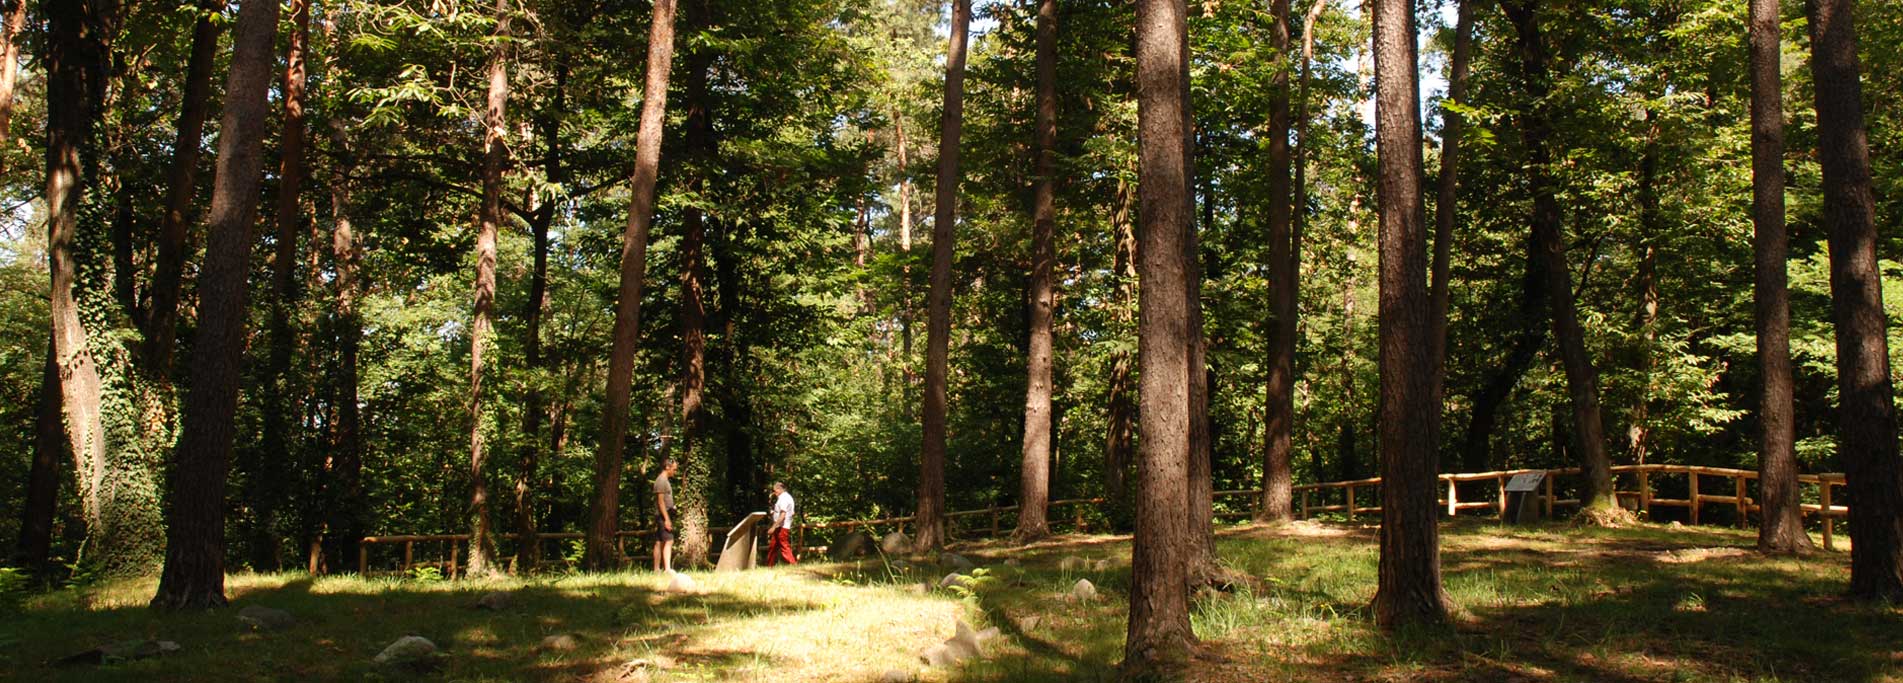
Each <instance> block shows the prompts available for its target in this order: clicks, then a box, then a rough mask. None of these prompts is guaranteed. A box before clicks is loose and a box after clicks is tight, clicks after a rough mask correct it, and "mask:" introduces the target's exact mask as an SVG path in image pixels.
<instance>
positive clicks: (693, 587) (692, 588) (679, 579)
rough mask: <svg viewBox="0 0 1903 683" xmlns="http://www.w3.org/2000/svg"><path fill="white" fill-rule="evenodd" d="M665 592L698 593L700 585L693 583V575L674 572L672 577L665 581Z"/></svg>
mask: <svg viewBox="0 0 1903 683" xmlns="http://www.w3.org/2000/svg"><path fill="white" fill-rule="evenodd" d="M667 592H669V593H698V592H700V586H699V585H697V584H695V583H694V577H691V576H688V575H686V574H675V575H674V577H673V578H671V579H668V581H667Z"/></svg>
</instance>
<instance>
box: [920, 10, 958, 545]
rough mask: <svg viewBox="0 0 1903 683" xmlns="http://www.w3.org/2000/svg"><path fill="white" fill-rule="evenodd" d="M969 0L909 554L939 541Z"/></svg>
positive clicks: (939, 201)
mask: <svg viewBox="0 0 1903 683" xmlns="http://www.w3.org/2000/svg"><path fill="white" fill-rule="evenodd" d="M970 28H971V0H952V25H951V36H950V45H949V47H948V48H947V52H946V55H945V113H944V119H943V120H942V121H940V124H939V134H938V186H937V188H936V191H937V197H936V200H935V201H936V204H935V206H934V207H933V209H932V211H933V213H932V279H931V300H930V301H929V302H927V307H928V309H929V310H928V311H927V320H926V323H925V401H924V415H923V420H922V422H923V423H924V424H923V428H924V429H923V431H924V437H925V443H924V449H923V453H922V455H921V457H920V458H919V476H918V513H917V516H916V518H917V521H916V523H915V526H916V527H917V531H918V538H916V539H914V540H913V545H912V548H913V550H914V551H915V552H920V553H924V552H927V551H931V550H937V549H938V548H939V547H941V546H943V545H944V543H945V427H946V425H945V422H946V417H947V416H946V412H947V410H946V405H945V380H946V377H945V376H946V374H947V371H948V369H949V368H948V366H949V365H950V358H949V353H950V346H951V298H952V292H951V288H952V282H951V278H952V272H951V270H952V248H953V247H954V246H956V245H955V244H954V243H953V242H954V238H953V237H952V234H953V230H952V228H953V227H954V226H953V222H954V221H956V220H958V180H959V175H958V136H959V132H960V131H961V130H962V129H963V128H964V119H965V45H966V42H967V41H968V39H969V37H970V35H969V34H970V32H971V31H970Z"/></svg>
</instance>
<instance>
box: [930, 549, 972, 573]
mask: <svg viewBox="0 0 1903 683" xmlns="http://www.w3.org/2000/svg"><path fill="white" fill-rule="evenodd" d="M938 563H939V564H940V565H943V566H947V567H951V568H952V569H956V570H958V571H960V572H968V571H971V570H973V569H977V568H978V565H976V564H973V563H972V561H971V560H969V559H967V558H966V557H965V556H964V555H960V554H958V553H943V554H941V555H939V556H938Z"/></svg>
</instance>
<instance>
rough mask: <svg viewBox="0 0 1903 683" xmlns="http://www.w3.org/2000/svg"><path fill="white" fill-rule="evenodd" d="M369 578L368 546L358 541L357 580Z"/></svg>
mask: <svg viewBox="0 0 1903 683" xmlns="http://www.w3.org/2000/svg"><path fill="white" fill-rule="evenodd" d="M369 576H370V544H368V543H364V542H363V541H361V540H359V541H358V542H357V578H360V579H362V578H369Z"/></svg>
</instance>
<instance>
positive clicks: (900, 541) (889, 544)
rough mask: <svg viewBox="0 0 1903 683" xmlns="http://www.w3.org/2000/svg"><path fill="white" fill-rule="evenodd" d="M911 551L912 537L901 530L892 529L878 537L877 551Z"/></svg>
mask: <svg viewBox="0 0 1903 683" xmlns="http://www.w3.org/2000/svg"><path fill="white" fill-rule="evenodd" d="M911 551H912V539H909V538H906V537H905V534H904V533H903V532H898V531H894V532H892V533H889V534H886V535H885V538H881V539H879V552H882V553H885V554H887V555H904V554H906V553H908V552H911Z"/></svg>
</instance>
